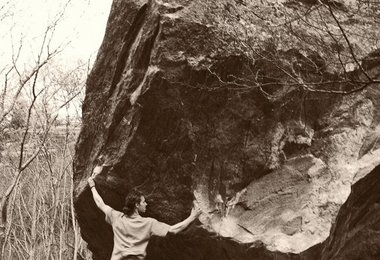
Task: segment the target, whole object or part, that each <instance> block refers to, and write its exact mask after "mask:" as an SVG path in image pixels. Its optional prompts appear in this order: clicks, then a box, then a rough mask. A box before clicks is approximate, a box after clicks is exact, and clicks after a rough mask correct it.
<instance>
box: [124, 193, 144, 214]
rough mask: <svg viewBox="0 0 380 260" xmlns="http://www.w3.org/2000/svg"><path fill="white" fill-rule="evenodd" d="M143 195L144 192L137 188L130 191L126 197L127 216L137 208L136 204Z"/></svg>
mask: <svg viewBox="0 0 380 260" xmlns="http://www.w3.org/2000/svg"><path fill="white" fill-rule="evenodd" d="M141 196H144V195H143V193H142V192H141V191H139V190H137V189H133V190H131V191H130V192H129V194H128V195H127V197H125V202H124V207H123V212H124V214H125V215H127V216H131V215H132V214H133V212H134V211H135V209H136V204H139V203H140V202H141Z"/></svg>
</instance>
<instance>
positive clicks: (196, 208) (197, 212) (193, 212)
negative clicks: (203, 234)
mask: <svg viewBox="0 0 380 260" xmlns="http://www.w3.org/2000/svg"><path fill="white" fill-rule="evenodd" d="M201 213H202V210H201V208H200V207H199V206H198V205H197V204H194V206H193V209H192V210H191V214H190V215H191V216H192V217H193V218H198V217H199V215H200V214H201Z"/></svg>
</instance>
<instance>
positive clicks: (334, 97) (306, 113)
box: [74, 0, 380, 259]
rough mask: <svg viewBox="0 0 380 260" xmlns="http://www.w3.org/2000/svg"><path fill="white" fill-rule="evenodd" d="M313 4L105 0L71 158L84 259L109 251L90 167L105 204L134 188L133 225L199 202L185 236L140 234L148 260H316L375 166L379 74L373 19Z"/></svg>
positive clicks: (115, 203)
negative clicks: (137, 211) (141, 201)
mask: <svg viewBox="0 0 380 260" xmlns="http://www.w3.org/2000/svg"><path fill="white" fill-rule="evenodd" d="M359 2H360V1H359ZM326 3H327V4H326ZM326 3H325V4H321V3H319V2H317V1H315V2H314V1H274V0H272V1H267V2H265V3H256V1H232V2H231V1H227V0H226V1H215V0H213V1H211V0H207V1H201V0H192V1H186V0H171V1H170V0H168V1H158V0H155V1H153V0H152V1H148V2H146V1H139V0H133V1H132V0H115V1H114V3H113V6H112V10H111V13H110V16H109V21H108V25H107V29H106V34H105V37H104V41H103V44H102V46H101V48H100V50H99V53H98V57H97V60H96V62H95V64H94V67H93V69H92V72H91V74H90V76H89V78H88V81H87V88H86V98H85V100H84V103H83V125H82V129H81V132H80V135H79V139H78V142H77V146H76V155H75V161H74V171H75V175H74V181H75V190H74V199H75V209H76V213H77V217H78V220H79V224H80V227H81V231H82V236H83V238H84V239H85V240H86V241H87V243H88V246H89V249H90V250H91V251H92V252H93V254H94V259H108V257H109V255H110V253H111V250H112V245H113V242H112V230H111V229H110V226H109V225H107V224H106V223H105V221H104V215H102V213H101V212H99V210H97V209H96V207H95V205H94V202H93V200H92V198H91V193H90V191H89V189H88V188H87V178H88V177H89V176H90V175H91V173H92V170H93V168H94V167H95V165H96V159H97V158H99V156H103V157H104V158H105V161H106V165H107V166H105V167H103V170H102V172H101V174H100V175H99V176H97V178H96V182H97V187H98V190H99V192H100V194H101V196H102V197H103V199H104V201H105V202H106V203H107V204H109V205H110V206H112V207H114V208H116V209H119V210H120V209H121V208H122V206H123V201H124V197H125V195H126V194H127V193H128V191H129V190H130V189H131V188H134V187H139V188H140V189H141V190H142V191H143V192H145V194H146V196H147V200H148V204H149V206H148V211H147V215H149V216H152V217H155V218H157V219H159V220H160V221H164V222H167V223H169V224H173V223H176V222H178V221H180V220H181V219H183V218H185V217H186V216H187V215H188V214H189V212H190V209H191V207H192V203H193V200H196V201H197V203H198V204H199V205H200V206H201V208H202V210H203V214H202V215H201V216H200V223H198V224H199V226H200V227H197V228H195V227H194V230H192V231H189V234H188V237H186V236H185V237H182V236H177V237H174V238H173V237H169V238H167V239H161V240H160V239H154V241H153V242H152V244H151V245H150V249H149V250H150V252H154V253H151V256H150V257H153V255H154V257H156V258H155V259H169V257H167V258H165V257H163V254H165V253H164V252H165V250H161V251H160V250H159V249H160V248H168V250H167V251H170V252H171V253H172V255H173V254H174V256H173V257H172V259H180V258H182V259H183V258H184V257H186V256H187V257H188V259H203V258H202V257H204V256H207V257H208V258H207V259H224V258H223V257H225V259H229V258H231V259H233V256H234V255H235V259H249V257H254V256H256V257H258V258H259V259H272V258H274V257H278V256H283V255H284V256H285V257H295V259H298V258H299V257H303V258H305V259H313V257H316V255H318V254H319V253H318V252H319V251H320V250H321V249H320V248H322V246H321V244H320V243H322V242H323V241H324V240H325V239H326V238H327V237H328V235H329V231H330V228H331V225H332V223H333V222H334V220H335V217H336V215H337V213H338V211H339V209H340V207H341V205H342V204H343V203H344V202H345V201H346V199H347V197H348V196H349V194H350V191H351V185H352V184H353V183H355V182H356V181H357V180H359V179H361V178H363V177H365V176H366V175H367V174H368V173H369V172H371V171H372V170H373V169H374V168H375V167H376V166H377V165H379V164H380V150H379V149H378V148H379V144H380V142H377V140H378V136H379V130H380V125H379V122H380V91H379V89H378V87H379V86H378V84H375V83H373V84H366V82H369V81H370V80H369V78H371V80H372V77H373V78H374V77H376V76H377V74H378V70H379V69H378V68H379V67H378V59H377V57H378V55H376V53H377V52H376V51H375V49H374V48H376V47H379V46H376V41H375V43H373V42H372V41H371V39H377V38H378V36H379V35H377V34H378V33H379V32H378V30H376V28H377V27H376V24H374V21H375V20H374V19H372V18H371V16H370V15H371V14H372V13H371V12H372V11H368V10H367V9H366V10H367V11H368V12H366V13H365V14H366V15H367V16H364V15H363V16H361V17H359V18H360V19H361V20H360V22H359V21H358V19H359V18H358V17H357V16H358V13H359V12H350V10H351V9H352V8H355V4H356V1H349V3H347V4H344V3H341V2H339V1H336V2H333V1H331V2H329V1H327V2H326ZM350 8H351V9H350ZM355 10H356V9H355ZM360 10H362V9H360ZM331 12H332V14H331ZM363 12H364V11H363ZM376 14H377V13H376V12H375V11H373V14H372V15H376ZM371 19H372V20H371ZM337 20H338V21H341V22H342V24H339V25H343V26H344V31H343V32H344V34H343V35H342V31H341V30H340V29H339V26H337V24H336V21H337ZM321 24H322V25H323V26H325V27H324V28H331V30H326V29H325V30H322V29H323V28H322V29H321V28H319V29H318V27H316V26H317V25H321ZM371 26H372V27H371ZM313 28H314V29H313ZM315 28H317V29H315ZM371 28H372V30H371ZM346 30H347V31H346ZM358 30H359V31H360V30H366V37H367V38H365V39H366V40H360V39H358V37H353V36H354V35H355V34H354V32H356V33H357V32H358ZM339 33H340V38H339V39H337V38H335V37H334V35H339ZM343 36H347V37H348V38H347V39H349V43H348V45H347V42H345V38H344V37H343ZM368 54H369V55H368ZM356 55H358V56H356ZM364 57H367V59H364ZM373 57H375V58H373ZM358 59H363V62H362V63H360V62H357V63H356V62H355V61H357V60H358ZM343 63H344V66H343V67H342V66H341V65H342V64H343ZM361 64H363V65H361ZM342 71H343V72H344V73H343V72H342ZM342 73H343V74H344V77H342V76H341V75H342ZM363 82H364V83H363ZM201 241H203V242H202V244H200V242H201ZM158 245H159V246H158ZM165 245H166V246H165ZM186 245H188V247H187V246H186ZM315 245H316V246H315ZM312 246H314V247H313V248H312V249H310V250H309V251H307V252H305V253H301V252H303V251H305V250H306V249H308V248H310V247H312ZM248 247H249V248H251V249H250V250H248V249H247V248H248ZM173 248H182V250H174V249H173ZM186 248H187V249H190V248H197V249H198V253H197V255H192V254H191V252H190V251H191V250H186ZM210 248H213V250H211V249H210ZM252 248H253V249H252ZM255 248H256V251H255V250H254V249H255ZM252 250H253V251H252ZM257 250H258V251H257ZM196 251H197V250H196ZM223 252H224V253H223ZM226 252H227V253H226ZM310 252H311V253H310ZM315 252H317V253H315ZM300 253H301V254H300ZM226 255H228V257H229V258H227V256H226ZM231 255H232V256H231ZM238 255H239V258H238V257H237V256H238ZM160 257H161V258H160Z"/></svg>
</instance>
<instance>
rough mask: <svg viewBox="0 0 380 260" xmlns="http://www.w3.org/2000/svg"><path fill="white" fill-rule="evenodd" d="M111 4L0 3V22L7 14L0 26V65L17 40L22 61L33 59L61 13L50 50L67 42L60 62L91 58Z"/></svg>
mask: <svg viewBox="0 0 380 260" xmlns="http://www.w3.org/2000/svg"><path fill="white" fill-rule="evenodd" d="M68 1H69V2H68ZM111 4H112V0H71V1H70V0H33V1H27V0H0V19H1V17H4V14H5V13H8V14H9V15H8V16H6V17H5V18H3V19H2V21H1V23H0V46H1V48H0V49H1V51H0V57H1V60H0V64H1V62H6V59H7V58H9V57H10V55H11V53H12V43H13V46H17V45H18V43H19V40H20V39H21V38H22V39H23V50H24V52H23V53H22V55H23V56H22V57H23V59H25V60H26V61H27V60H28V59H29V58H31V57H35V56H36V53H37V52H38V49H39V48H38V47H39V46H40V44H41V40H42V36H43V34H44V31H45V30H46V28H47V26H48V25H50V24H52V21H54V20H55V18H56V17H57V14H59V13H60V12H62V11H63V10H65V12H64V15H63V16H62V19H61V20H60V21H59V22H58V25H57V27H56V30H55V32H54V36H53V41H52V46H53V47H54V46H58V45H59V44H67V43H68V42H70V43H69V45H67V47H65V49H64V52H63V55H62V56H61V57H62V61H63V62H67V63H70V62H75V61H76V60H78V59H83V60H87V59H88V58H89V57H90V56H95V55H96V52H97V50H98V48H99V46H100V44H101V41H102V39H103V36H104V31H105V26H106V23H107V19H108V14H109V11H110V7H111ZM1 7H5V8H3V9H1ZM2 14H3V16H2Z"/></svg>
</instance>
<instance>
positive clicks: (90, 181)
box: [88, 176, 111, 213]
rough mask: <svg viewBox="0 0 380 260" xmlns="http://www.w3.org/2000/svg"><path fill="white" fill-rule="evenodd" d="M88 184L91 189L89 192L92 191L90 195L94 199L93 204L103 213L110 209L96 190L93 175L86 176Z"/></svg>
mask: <svg viewBox="0 0 380 260" xmlns="http://www.w3.org/2000/svg"><path fill="white" fill-rule="evenodd" d="M88 185H89V186H90V189H91V193H92V197H93V198H94V201H95V204H96V206H97V207H98V208H99V209H100V210H101V211H103V212H104V213H106V211H110V210H111V207H110V206H108V205H106V204H105V203H104V201H103V199H102V197H100V195H99V193H98V191H97V190H96V188H95V181H94V177H92V176H91V177H90V178H88Z"/></svg>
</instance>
